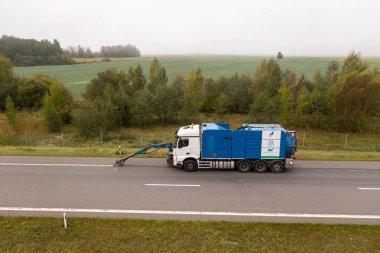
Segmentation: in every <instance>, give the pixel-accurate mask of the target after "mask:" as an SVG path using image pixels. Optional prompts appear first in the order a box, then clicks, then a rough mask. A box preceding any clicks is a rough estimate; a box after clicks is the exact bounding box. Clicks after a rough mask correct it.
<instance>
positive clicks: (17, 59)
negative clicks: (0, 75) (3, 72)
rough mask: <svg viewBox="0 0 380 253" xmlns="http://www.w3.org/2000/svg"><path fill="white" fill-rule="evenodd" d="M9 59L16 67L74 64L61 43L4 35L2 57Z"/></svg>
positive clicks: (0, 49) (1, 49)
mask: <svg viewBox="0 0 380 253" xmlns="http://www.w3.org/2000/svg"><path fill="white" fill-rule="evenodd" d="M1 54H2V55H4V56H6V57H8V58H9V59H10V60H11V61H12V63H13V64H14V65H16V66H29V65H43V64H44V65H50V64H52V65H56V64H72V63H73V60H72V59H71V58H70V57H69V56H68V55H67V54H66V53H64V52H63V50H62V48H61V46H60V44H59V42H58V41H57V40H54V41H53V43H52V42H50V41H48V40H41V41H37V40H35V39H21V38H16V37H13V36H6V35H3V36H2V37H1V38H0V55H1Z"/></svg>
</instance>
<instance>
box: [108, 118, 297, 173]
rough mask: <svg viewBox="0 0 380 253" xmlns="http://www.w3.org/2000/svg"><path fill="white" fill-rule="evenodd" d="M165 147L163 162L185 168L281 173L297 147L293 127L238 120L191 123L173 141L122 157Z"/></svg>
mask: <svg viewBox="0 0 380 253" xmlns="http://www.w3.org/2000/svg"><path fill="white" fill-rule="evenodd" d="M159 148H168V149H169V152H168V154H167V163H168V165H170V166H173V167H178V168H182V169H184V170H185V171H188V172H194V171H197V170H198V169H237V170H238V171H239V172H243V173H245V172H249V171H252V170H253V171H255V172H258V173H263V172H266V171H268V170H270V171H271V172H273V173H281V172H283V171H284V170H285V168H289V167H294V158H295V157H294V155H295V152H296V150H297V136H296V132H295V131H287V130H285V129H284V128H283V127H282V126H281V125H279V124H242V125H241V126H240V127H239V128H237V129H230V126H229V124H227V123H202V124H201V125H198V124H191V125H187V126H183V127H181V128H179V129H178V130H177V131H176V132H175V143H174V145H173V144H172V143H170V142H166V143H159V144H151V145H149V146H148V147H146V148H143V149H141V150H139V151H137V152H135V153H133V154H131V155H129V156H127V157H125V158H122V159H119V160H117V161H116V162H115V165H119V166H120V165H124V162H125V161H126V160H127V159H128V158H130V157H133V156H135V155H138V154H146V153H147V152H148V151H149V150H151V149H153V151H155V150H157V149H159Z"/></svg>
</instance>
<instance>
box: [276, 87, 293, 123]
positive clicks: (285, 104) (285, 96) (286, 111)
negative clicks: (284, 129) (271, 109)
mask: <svg viewBox="0 0 380 253" xmlns="http://www.w3.org/2000/svg"><path fill="white" fill-rule="evenodd" d="M278 99H279V101H278V106H279V112H280V122H281V124H283V125H287V124H289V122H290V118H291V115H292V113H293V111H292V104H293V94H292V93H291V92H290V89H289V86H287V85H286V83H283V84H282V85H281V87H280V88H279V90H278Z"/></svg>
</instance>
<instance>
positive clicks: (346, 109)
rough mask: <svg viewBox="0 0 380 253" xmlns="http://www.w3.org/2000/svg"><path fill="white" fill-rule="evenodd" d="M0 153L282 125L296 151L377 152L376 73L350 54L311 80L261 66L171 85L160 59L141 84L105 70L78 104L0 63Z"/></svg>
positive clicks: (134, 71) (131, 73) (43, 79)
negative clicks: (292, 135) (218, 127)
mask: <svg viewBox="0 0 380 253" xmlns="http://www.w3.org/2000/svg"><path fill="white" fill-rule="evenodd" d="M0 69H1V73H2V75H1V79H0V98H1V100H0V110H2V111H3V113H1V114H0V126H1V128H2V131H1V132H0V144H1V145H7V146H13V145H17V146H20V145H24V146H55V147H56V146H71V147H75V146H86V145H94V144H95V143H96V145H102V146H103V145H106V146H108V147H114V146H119V145H122V146H123V148H139V147H142V146H146V145H147V144H149V143H158V142H164V141H169V140H172V139H173V133H174V132H175V130H176V129H178V126H179V125H183V124H190V123H192V122H194V123H198V122H220V121H224V122H229V123H230V124H231V125H232V127H234V128H236V127H238V126H239V124H241V123H244V122H249V123H281V124H282V125H283V126H284V127H285V128H286V129H296V130H297V134H298V145H299V148H300V149H302V150H315V149H318V150H322V149H328V150H346V151H366V152H378V151H379V150H380V148H379V142H378V141H377V140H378V137H379V135H380V134H379V128H378V126H377V124H378V121H379V119H380V73H379V72H378V70H377V69H374V68H371V67H370V66H369V64H368V63H367V62H365V61H363V60H362V59H361V58H360V55H359V54H357V53H355V52H352V53H350V54H349V55H348V57H347V58H346V59H345V60H344V62H343V64H339V63H338V62H335V61H332V62H330V63H329V64H328V67H327V70H326V72H325V73H322V72H320V71H315V73H314V75H313V78H312V79H311V80H309V79H308V78H306V76H305V75H303V74H297V73H296V72H294V71H293V70H282V69H281V68H280V64H279V62H278V60H275V59H263V60H262V61H261V62H260V64H259V65H258V67H257V69H256V72H255V74H254V75H253V76H249V75H238V74H235V75H233V76H230V77H220V78H217V79H214V78H211V77H206V76H204V75H203V73H202V70H201V69H200V68H198V69H195V70H193V71H191V72H190V74H189V75H188V76H187V77H184V76H182V75H177V76H176V78H174V79H173V80H172V81H169V78H168V76H167V73H166V68H165V67H164V66H163V65H162V64H161V63H160V61H159V60H158V59H156V58H154V59H153V61H152V62H151V63H150V66H149V71H148V74H147V75H146V74H145V72H144V70H143V68H142V67H141V65H137V66H136V67H130V68H129V70H128V71H127V72H124V71H121V70H119V69H116V68H110V69H107V70H105V71H102V72H99V73H98V75H97V77H96V78H94V79H93V80H91V81H90V82H89V83H88V84H87V86H86V89H85V91H84V92H83V94H82V96H81V97H80V98H79V97H74V96H73V95H72V94H71V92H70V90H69V89H68V88H67V87H65V86H64V85H63V84H62V83H60V82H59V81H58V80H57V79H55V78H52V77H49V76H46V75H32V76H27V77H22V78H19V77H17V76H15V75H14V73H13V68H12V63H11V62H10V61H9V60H8V59H7V58H5V57H2V56H0Z"/></svg>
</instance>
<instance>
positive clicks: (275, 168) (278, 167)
mask: <svg viewBox="0 0 380 253" xmlns="http://www.w3.org/2000/svg"><path fill="white" fill-rule="evenodd" d="M284 169H285V166H284V163H283V162H282V161H273V162H272V163H271V164H270V171H271V172H273V173H281V172H283V171H284Z"/></svg>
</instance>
